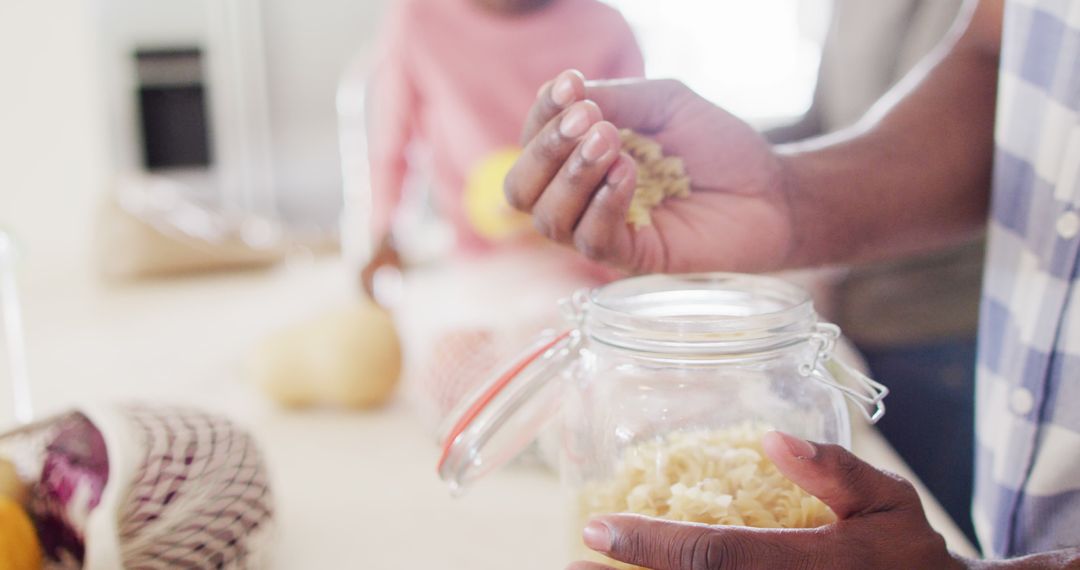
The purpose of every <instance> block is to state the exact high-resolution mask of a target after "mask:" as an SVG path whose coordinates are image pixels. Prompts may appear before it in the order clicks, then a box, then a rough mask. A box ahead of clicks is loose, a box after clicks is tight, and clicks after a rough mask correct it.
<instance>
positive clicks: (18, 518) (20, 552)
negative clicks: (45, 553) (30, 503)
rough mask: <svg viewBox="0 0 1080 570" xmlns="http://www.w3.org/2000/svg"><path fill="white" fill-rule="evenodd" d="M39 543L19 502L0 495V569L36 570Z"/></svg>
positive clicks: (39, 564)
mask: <svg viewBox="0 0 1080 570" xmlns="http://www.w3.org/2000/svg"><path fill="white" fill-rule="evenodd" d="M40 568H41V544H40V543H38V539H37V533H36V532H35V531H34V524H33V523H31V522H30V517H28V516H27V515H26V511H23V509H22V507H21V506H19V503H17V502H15V500H14V499H12V498H11V497H7V496H0V570H38V569H40Z"/></svg>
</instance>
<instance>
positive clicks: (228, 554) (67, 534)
mask: <svg viewBox="0 0 1080 570" xmlns="http://www.w3.org/2000/svg"><path fill="white" fill-rule="evenodd" d="M0 452H3V453H4V454H5V455H7V456H8V457H11V458H13V459H14V460H15V462H16V463H17V465H18V466H19V468H20V474H21V475H22V476H23V477H24V478H25V479H27V480H28V482H30V484H31V497H32V498H31V500H30V512H31V514H32V516H33V517H34V519H35V525H36V526H37V529H38V534H39V537H40V540H41V542H42V546H43V548H44V549H45V553H46V557H47V564H46V568H64V569H68V568H86V569H90V570H97V569H101V570H105V569H116V568H139V569H146V570H156V569H166V568H221V569H246V568H261V567H264V566H265V561H266V558H267V555H268V548H267V546H268V539H269V537H270V534H271V532H272V531H271V523H272V520H273V513H274V509H273V501H272V498H271V492H270V484H269V481H268V479H267V475H266V469H265V466H264V463H263V460H262V456H261V454H260V452H259V450H258V448H257V446H256V445H255V442H254V440H253V439H252V437H251V436H250V435H249V434H247V433H246V432H244V431H243V430H241V429H240V428H238V427H237V426H236V425H235V424H233V423H232V422H230V421H229V420H227V419H225V418H223V417H220V416H215V415H211V414H206V413H203V412H198V411H194V410H187V409H180V408H159V407H150V406H141V405H129V406H110V407H101V408H92V407H91V408H86V409H83V410H80V411H77V412H72V413H69V414H65V415H63V416H60V417H57V418H53V419H50V420H46V421H43V422H38V423H36V424H32V425H30V426H27V427H24V428H20V429H19V430H16V431H13V432H9V433H7V434H4V435H3V436H0Z"/></svg>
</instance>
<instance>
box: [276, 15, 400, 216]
mask: <svg viewBox="0 0 1080 570" xmlns="http://www.w3.org/2000/svg"><path fill="white" fill-rule="evenodd" d="M386 4H387V0H305V1H303V2H297V1H296V0H264V3H263V15H264V20H265V23H266V28H265V32H266V33H265V38H266V40H267V45H266V54H267V60H268V64H267V75H268V83H269V88H270V94H271V97H270V120H271V124H272V128H273V129H274V143H273V154H274V157H275V162H276V165H275V175H276V182H277V187H278V189H279V197H280V199H281V201H282V202H283V203H284V204H283V205H284V206H285V207H286V209H288V210H293V211H296V210H310V209H315V210H318V211H316V212H312V215H311V216H310V217H312V218H323V219H325V218H326V216H327V213H328V212H327V211H326V208H327V206H328V205H330V204H332V205H333V206H335V207H336V206H338V205H339V201H340V196H341V170H340V168H341V167H340V157H339V154H338V146H337V145H338V141H337V123H336V114H335V106H334V95H335V92H336V89H337V84H338V80H339V78H340V75H341V72H342V70H343V69H344V68H345V66H346V64H347V63H348V62H349V60H350V59H351V58H352V57H354V56H356V55H357V54H358V52H359V51H361V50H363V49H365V48H367V47H369V46H371V44H372V42H373V40H374V36H375V35H376V33H377V28H378V26H379V23H380V22H381V17H382V14H383V8H384V6H385V5H386ZM328 135H329V136H328Z"/></svg>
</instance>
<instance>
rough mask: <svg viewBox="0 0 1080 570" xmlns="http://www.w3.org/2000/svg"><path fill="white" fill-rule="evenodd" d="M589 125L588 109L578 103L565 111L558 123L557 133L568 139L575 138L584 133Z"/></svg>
mask: <svg viewBox="0 0 1080 570" xmlns="http://www.w3.org/2000/svg"><path fill="white" fill-rule="evenodd" d="M590 126H591V125H590V124H589V111H588V109H586V108H585V107H584V106H581V105H579V106H577V107H574V108H573V109H570V110H569V111H567V112H566V116H565V117H563V119H562V122H561V123H559V133H560V134H561V135H562V136H564V137H566V138H568V139H575V138H577V137H580V136H581V135H583V134H585V131H587V130H589V127H590Z"/></svg>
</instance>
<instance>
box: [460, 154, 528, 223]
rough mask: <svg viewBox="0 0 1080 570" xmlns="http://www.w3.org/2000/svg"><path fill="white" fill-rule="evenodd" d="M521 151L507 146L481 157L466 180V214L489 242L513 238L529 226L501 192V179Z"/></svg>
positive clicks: (504, 177)
mask: <svg viewBox="0 0 1080 570" xmlns="http://www.w3.org/2000/svg"><path fill="white" fill-rule="evenodd" d="M519 156H521V150H520V149H517V148H507V149H503V150H500V151H497V152H494V153H492V154H490V155H488V156H487V157H485V158H484V159H483V160H481V161H480V162H479V163H478V164H477V165H476V167H475V168H473V170H472V172H471V173H470V174H469V176H468V177H467V178H466V180H465V194H464V196H463V199H464V201H465V215H466V218H467V219H468V220H469V224H471V225H472V227H473V229H474V230H475V231H476V233H477V234H478V235H480V236H481V237H483V238H486V239H489V240H492V241H501V240H505V239H507V238H512V237H515V236H517V235H518V234H520V233H522V232H523V231H525V230H527V229H528V228H529V216H528V215H526V214H523V213H521V212H518V211H517V210H514V209H513V208H512V207H510V204H508V203H507V202H506V196H505V195H503V180H505V179H506V175H507V173H509V172H510V167H512V166H513V165H514V161H516V160H517V159H518V157H519Z"/></svg>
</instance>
